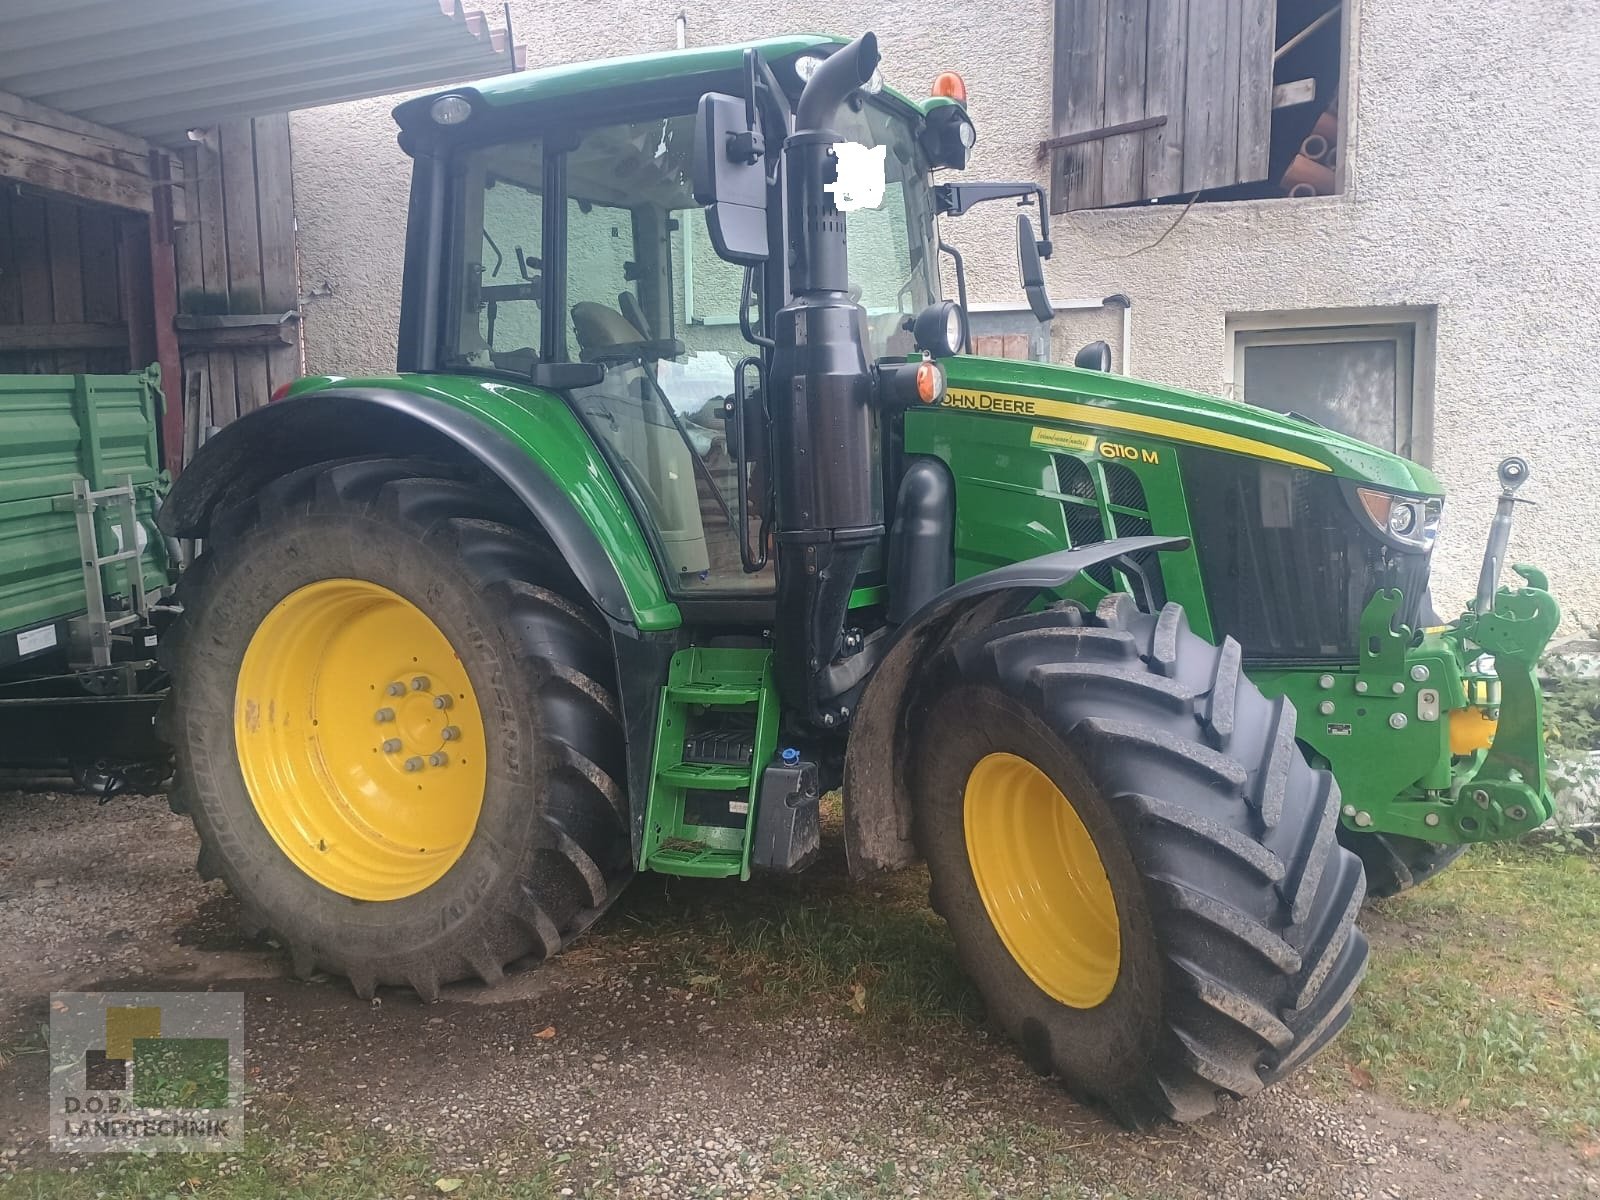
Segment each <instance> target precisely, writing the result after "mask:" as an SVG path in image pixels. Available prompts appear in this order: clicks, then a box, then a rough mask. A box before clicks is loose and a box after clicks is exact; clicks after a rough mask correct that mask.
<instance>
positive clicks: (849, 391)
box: [769, 33, 884, 727]
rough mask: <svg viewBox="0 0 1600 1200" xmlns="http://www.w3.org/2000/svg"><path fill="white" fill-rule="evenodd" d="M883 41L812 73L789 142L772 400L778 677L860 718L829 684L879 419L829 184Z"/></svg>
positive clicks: (826, 707) (871, 531)
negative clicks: (783, 295) (785, 299)
mask: <svg viewBox="0 0 1600 1200" xmlns="http://www.w3.org/2000/svg"><path fill="white" fill-rule="evenodd" d="M877 66H878V40H877V38H876V37H874V36H873V35H872V34H870V33H864V34H862V35H861V36H860V37H859V38H857V39H856V40H855V41H853V42H851V43H850V44H849V45H847V46H845V47H843V48H842V49H839V50H837V51H835V52H834V53H833V54H832V55H831V56H830V57H829V58H827V59H826V60H825V61H824V62H823V63H822V64H821V65H819V66H818V67H817V68H816V70H815V71H814V72H813V73H812V75H811V78H810V79H809V80H808V81H807V82H806V86H805V89H804V90H803V91H802V92H801V94H800V101H799V104H798V105H797V107H796V109H795V131H794V133H793V134H791V135H790V136H789V138H788V140H787V142H786V144H785V164H786V166H785V175H786V178H787V180H788V204H789V211H788V216H789V221H788V227H789V256H790V264H791V272H792V285H791V290H792V291H793V294H794V299H793V300H792V301H790V303H789V304H787V305H786V306H785V307H784V308H783V309H782V310H781V311H779V312H778V313H777V314H776V316H775V320H774V323H773V333H774V338H775V341H776V346H775V348H774V350H773V356H772V379H771V386H770V389H769V398H770V403H771V405H772V417H773V425H774V430H773V433H774V445H776V446H779V447H782V453H780V454H778V455H777V456H776V460H777V461H776V466H777V476H778V534H777V544H778V553H777V560H778V563H777V566H778V619H779V621H780V623H781V625H782V628H783V629H784V631H785V635H784V636H783V637H780V638H779V639H777V647H778V648H777V675H778V686H779V688H780V690H781V691H782V693H783V695H784V699H785V701H786V702H787V703H788V704H789V706H790V707H792V708H793V709H795V710H797V711H798V712H800V713H802V714H804V715H805V716H806V717H807V719H809V720H810V721H811V722H812V723H813V724H816V725H820V726H823V727H837V726H838V725H839V724H840V723H842V722H843V721H845V720H847V719H848V709H849V707H850V705H849V703H848V699H847V698H846V697H840V696H835V695H832V694H830V689H829V687H828V685H827V683H826V673H827V670H828V667H829V664H830V663H832V662H833V660H834V659H835V658H836V657H837V656H838V655H839V654H840V652H841V650H842V647H843V634H844V620H845V614H846V612H847V610H848V606H849V600H850V592H851V589H852V588H853V587H854V585H855V581H856V576H857V575H858V573H859V571H860V567H861V562H862V559H863V557H864V556H865V554H866V552H867V550H868V548H869V547H871V546H872V545H873V544H874V543H876V542H878V541H879V540H880V539H881V538H882V537H883V533H884V523H883V494H882V488H881V486H880V485H879V482H878V472H877V471H876V470H875V466H876V463H877V459H878V454H879V446H878V426H877V421H876V418H875V415H874V412H873V409H872V391H873V386H874V383H873V377H872V369H871V365H870V364H869V363H868V361H867V348H866V345H865V343H864V342H863V340H862V331H863V327H864V325H865V320H864V317H863V313H862V310H861V308H860V306H859V305H858V304H856V303H855V302H854V301H853V300H851V298H850V293H849V287H850V277H849V258H848V253H847V247H846V242H845V217H844V214H843V213H841V212H840V211H839V209H838V206H837V204H836V203H835V199H836V198H835V195H834V193H833V191H832V190H830V188H829V186H828V185H830V184H832V183H833V182H834V180H835V178H836V176H837V167H838V163H837V160H836V159H835V157H834V152H833V144H834V143H835V142H839V141H842V140H843V139H842V138H841V137H840V135H839V134H838V133H837V132H835V131H834V129H833V128H832V125H833V123H834V121H835V119H836V118H837V116H838V113H839V106H840V105H841V104H843V103H844V102H845V101H846V100H847V99H848V98H849V96H850V94H851V93H852V92H854V91H855V90H856V89H857V88H859V87H861V85H862V84H864V83H866V82H867V81H868V80H870V79H871V78H872V74H873V72H874V71H875V70H877Z"/></svg>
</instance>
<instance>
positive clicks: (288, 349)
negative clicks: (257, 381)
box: [254, 113, 300, 394]
mask: <svg viewBox="0 0 1600 1200" xmlns="http://www.w3.org/2000/svg"><path fill="white" fill-rule="evenodd" d="M254 124H255V135H256V210H257V212H258V213H260V217H261V303H262V307H263V309H264V310H265V311H267V312H287V311H289V310H292V309H297V308H299V306H300V279H299V270H298V267H297V258H296V248H295V229H294V163H293V159H292V156H291V149H290V141H289V115H288V114H287V113H280V114H278V115H276V116H270V117H257V118H256V119H255V122H254ZM282 329H283V331H284V332H286V333H287V334H288V335H289V336H288V338H287V339H285V340H282V341H278V342H275V343H269V344H268V345H267V347H266V363H267V387H268V393H269V394H270V393H271V390H272V389H275V388H277V387H278V386H279V385H281V384H284V383H287V382H289V381H290V380H291V379H293V378H295V377H296V376H297V375H299V374H300V351H299V349H298V342H297V338H298V334H299V325H298V324H290V325H287V326H283V327H282Z"/></svg>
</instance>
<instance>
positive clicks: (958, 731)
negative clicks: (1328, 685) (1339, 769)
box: [910, 596, 1367, 1128]
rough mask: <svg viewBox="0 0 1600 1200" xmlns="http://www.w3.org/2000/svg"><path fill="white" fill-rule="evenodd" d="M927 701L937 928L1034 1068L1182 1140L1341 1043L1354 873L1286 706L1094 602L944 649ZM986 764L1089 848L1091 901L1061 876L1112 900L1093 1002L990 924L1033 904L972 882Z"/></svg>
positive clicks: (929, 854) (919, 820)
mask: <svg viewBox="0 0 1600 1200" xmlns="http://www.w3.org/2000/svg"><path fill="white" fill-rule="evenodd" d="M922 694H923V695H924V696H927V697H930V698H931V699H930V700H929V701H928V702H927V703H926V704H925V705H924V706H923V707H922V708H921V710H920V711H919V712H918V713H917V714H915V715H914V716H913V719H912V722H911V725H910V729H911V730H912V736H913V738H914V742H913V745H912V748H911V749H912V757H913V760H914V761H915V762H916V763H917V768H916V773H915V778H914V787H915V797H916V809H915V818H914V823H913V829H914V833H915V837H916V840H917V843H918V847H919V849H920V851H921V853H922V854H923V856H924V858H925V859H926V860H927V863H928V867H929V871H930V874H931V877H932V891H933V904H934V908H935V910H936V911H938V912H939V913H941V914H942V915H943V916H944V917H945V919H946V920H947V921H948V922H949V924H950V927H951V932H952V933H953V935H954V938H955V943H956V952H957V955H958V957H959V958H960V960H961V963H962V965H963V967H964V968H965V970H966V972H967V974H968V975H969V977H970V978H972V980H973V981H974V982H975V984H976V985H977V987H978V988H979V990H980V991H981V992H982V994H983V996H984V998H985V1000H986V1002H987V1004H988V1007H989V1012H990V1015H991V1018H992V1019H993V1020H994V1021H995V1022H996V1023H997V1024H998V1025H999V1026H1000V1027H1001V1028H1003V1029H1004V1030H1005V1031H1006V1033H1008V1034H1009V1035H1010V1036H1011V1037H1012V1038H1013V1039H1014V1040H1015V1041H1016V1042H1017V1043H1018V1044H1019V1046H1020V1047H1021V1051H1022V1054H1023V1056H1024V1058H1025V1059H1026V1060H1027V1061H1028V1062H1029V1063H1030V1064H1031V1065H1032V1066H1034V1068H1035V1069H1037V1070H1039V1071H1040V1072H1042V1073H1046V1074H1054V1075H1056V1076H1058V1077H1059V1078H1060V1079H1061V1080H1062V1081H1063V1082H1064V1083H1065V1085H1066V1086H1067V1087H1068V1089H1069V1090H1071V1091H1072V1092H1073V1093H1074V1094H1076V1095H1078V1096H1079V1097H1080V1098H1083V1099H1086V1100H1089V1101H1092V1102H1095V1103H1097V1104H1100V1105H1102V1106H1104V1107H1105V1108H1106V1109H1108V1110H1109V1111H1110V1112H1111V1113H1112V1115H1114V1116H1115V1117H1116V1118H1117V1119H1118V1120H1120V1121H1121V1122H1122V1123H1124V1124H1125V1125H1128V1126H1130V1127H1136V1128H1137V1127H1144V1126H1148V1125H1150V1124H1153V1123H1158V1122H1162V1121H1165V1120H1178V1121H1189V1120H1194V1119H1195V1118H1198V1117H1201V1116H1204V1115H1205V1114H1207V1113H1210V1112H1212V1111H1213V1110H1214V1109H1215V1107H1216V1104H1217V1100H1218V1097H1219V1096H1224V1095H1232V1096H1246V1095H1249V1094H1251V1093H1253V1092H1256V1091H1259V1090H1260V1089H1261V1088H1262V1087H1263V1086H1265V1085H1266V1084H1268V1083H1271V1082H1273V1081H1275V1080H1277V1079H1279V1078H1282V1077H1283V1076H1284V1075H1286V1074H1288V1073H1290V1072H1291V1071H1293V1070H1294V1069H1296V1068H1297V1067H1299V1066H1300V1065H1302V1064H1303V1063H1304V1062H1305V1061H1307V1060H1308V1059H1309V1058H1310V1056H1311V1055H1312V1054H1314V1053H1315V1052H1316V1051H1317V1050H1319V1049H1320V1048H1321V1047H1322V1046H1324V1045H1325V1044H1326V1043H1327V1042H1328V1041H1330V1040H1331V1039H1332V1038H1333V1037H1334V1035H1335V1034H1337V1033H1338V1032H1339V1030H1340V1029H1341V1028H1342V1027H1343V1026H1344V1024H1345V1022H1346V1021H1347V1020H1348V1019H1349V1015H1350V1001H1351V997H1352V995H1353V993H1354V992H1355V989H1356V985H1357V983H1358V982H1359V981H1360V979H1361V976H1362V973H1363V971H1364V969H1365V964H1366V957H1367V945H1366V939H1365V938H1364V937H1363V936H1362V934H1361V932H1360V931H1359V930H1358V929H1356V927H1355V917H1356V914H1357V912H1358V911H1359V909H1360V906H1361V900H1362V895H1363V884H1362V873H1361V865H1360V863H1359V861H1358V860H1357V859H1356V857H1355V856H1354V855H1352V854H1350V853H1348V852H1347V851H1345V850H1343V849H1342V848H1340V846H1339V845H1338V843H1337V841H1336V840H1335V836H1334V827H1335V824H1336V821H1337V818H1338V813H1339V791H1338V787H1337V785H1336V784H1335V783H1334V780H1333V777H1332V776H1331V775H1330V774H1329V773H1327V772H1326V771H1318V770H1313V769H1312V768H1311V767H1310V766H1309V765H1307V763H1306V761H1305V759H1304V757H1303V756H1302V754H1301V753H1300V751H1299V749H1298V747H1297V746H1296V744H1295V741H1294V710H1293V707H1292V706H1291V705H1290V704H1289V703H1288V702H1287V701H1269V700H1267V699H1266V698H1265V697H1263V696H1262V695H1261V694H1260V692H1258V691H1257V690H1256V689H1255V687H1254V686H1253V685H1252V684H1251V683H1250V682H1249V680H1248V679H1247V678H1245V676H1244V674H1243V673H1242V671H1241V670H1240V665H1239V651H1238V646H1237V644H1236V643H1234V642H1233V641H1232V640H1231V639H1229V640H1228V641H1227V642H1225V643H1224V645H1223V646H1221V647H1217V646H1212V645H1210V644H1209V643H1207V642H1205V641H1204V640H1203V639H1201V638H1199V637H1196V636H1194V635H1193V634H1191V633H1190V632H1189V631H1188V629H1187V626H1186V624H1185V622H1184V619H1183V614H1182V611H1181V610H1180V609H1179V608H1178V606H1176V605H1170V604H1169V605H1167V606H1166V607H1165V608H1164V609H1163V610H1162V612H1161V614H1160V616H1159V617H1157V616H1153V615H1148V614H1142V613H1139V612H1137V611H1136V610H1135V609H1134V607H1133V605H1132V602H1131V601H1130V600H1129V598H1128V597H1126V596H1112V597H1108V598H1107V600H1106V601H1105V602H1104V603H1103V604H1102V605H1101V606H1100V609H1099V611H1098V612H1097V613H1095V614H1085V613H1082V612H1081V611H1079V610H1077V609H1075V608H1071V607H1067V606H1062V607H1058V608H1055V609H1052V610H1050V611H1048V612H1044V613H1037V614H1030V615H1027V616H1022V617H1017V618H1014V619H1011V620H1007V621H1003V622H1001V623H999V624H997V625H995V626H993V627H991V628H990V629H988V630H986V631H984V632H983V633H982V634H980V635H977V636H975V637H973V638H971V639H969V640H967V641H964V642H962V643H960V644H958V645H957V646H955V647H954V648H953V649H952V650H950V651H949V652H947V653H946V655H945V657H944V658H943V660H942V661H941V662H939V663H937V664H936V665H935V667H934V676H933V683H932V685H931V686H930V687H928V688H927V689H925V690H924V691H923V693H922ZM997 756H1014V757H1016V758H1021V759H1024V760H1026V761H1027V762H1028V763H1030V764H1032V766H1033V767H1034V768H1036V769H1037V770H1038V771H1039V772H1042V773H1043V775H1044V776H1046V777H1047V778H1048V780H1049V782H1050V783H1051V784H1053V785H1054V787H1055V789H1058V790H1059V792H1058V796H1059V798H1061V799H1065V800H1066V803H1067V804H1068V806H1069V807H1070V808H1071V809H1072V810H1074V813H1075V816H1076V819H1077V820H1078V821H1081V824H1082V827H1083V828H1084V829H1085V830H1087V833H1088V835H1089V836H1090V837H1091V838H1092V840H1093V843H1094V850H1095V851H1096V852H1097V853H1098V862H1099V864H1100V867H1101V869H1102V870H1103V880H1100V878H1099V876H1097V875H1096V874H1095V872H1094V870H1093V868H1092V867H1091V868H1088V869H1087V870H1085V869H1084V868H1083V866H1082V859H1083V855H1082V854H1081V853H1073V854H1069V855H1064V856H1063V857H1062V859H1061V862H1062V865H1063V874H1067V875H1071V874H1073V873H1075V872H1076V873H1079V874H1087V875H1090V876H1095V878H1094V879H1093V880H1091V881H1090V883H1089V884H1088V885H1086V886H1085V889H1084V894H1085V895H1086V896H1088V895H1090V894H1091V893H1093V892H1094V891H1095V890H1096V889H1097V888H1098V887H1100V886H1101V885H1102V883H1103V884H1104V885H1108V886H1109V889H1110V893H1111V895H1112V896H1113V897H1114V901H1115V912H1114V914H1113V917H1114V923H1115V928H1116V940H1117V942H1118V960H1117V961H1116V963H1115V966H1114V969H1113V973H1114V979H1113V978H1108V979H1107V981H1106V987H1095V988H1090V989H1089V990H1088V991H1087V992H1085V991H1084V990H1083V988H1082V987H1081V981H1079V980H1075V979H1073V978H1071V973H1072V967H1071V964H1070V963H1069V964H1068V966H1067V973H1066V975H1065V976H1063V975H1062V974H1061V973H1060V972H1059V971H1058V972H1057V973H1056V974H1051V973H1050V971H1049V970H1047V969H1046V967H1047V965H1048V963H1047V960H1048V959H1049V957H1050V955H1049V951H1048V943H1049V936H1045V937H1040V936H1039V935H1038V933H1037V932H1035V933H1032V934H1030V933H1028V932H1027V928H1024V929H1023V932H1022V933H1021V934H1018V933H1017V931H1016V929H1015V928H1012V927H1008V926H1007V924H1006V922H1007V921H1008V920H1012V916H1011V915H1008V914H1011V913H1012V910H1011V909H1009V908H1008V905H1009V904H1011V903H1012V902H1011V901H1008V900H1006V899H1005V897H1007V896H1011V895H1022V896H1024V897H1027V896H1029V895H1031V894H1044V893H1049V892H1050V891H1051V886H1052V885H1048V884H1047V881H1045V880H1044V879H1042V878H1035V879H1027V878H1021V877H1020V876H1019V877H1017V878H1014V879H1011V880H1009V881H1006V880H1004V879H1003V876H1004V863H1003V862H1002V863H1001V864H1000V868H999V870H1000V874H1001V876H1002V884H1004V883H1006V882H1009V883H1010V885H1011V886H1010V887H1009V888H1008V887H1006V886H994V885H992V884H991V883H989V882H987V881H988V880H991V879H992V878H994V876H995V873H996V867H995V864H994V862H993V861H991V860H989V859H987V858H986V857H985V856H987V855H988V854H989V852H988V851H987V850H982V849H981V846H982V843H979V842H975V841H974V829H975V828H979V829H981V828H982V827H983V825H984V824H985V823H986V822H987V821H988V820H989V818H985V817H983V816H982V815H981V812H982V811H983V810H982V809H981V808H980V807H978V806H982V805H985V804H992V803H994V802H995V801H996V799H1003V798H1004V797H1003V793H996V792H993V791H989V792H985V791H984V790H983V789H981V788H977V789H975V788H974V787H973V786H972V781H973V780H974V779H976V778H979V776H980V775H981V774H982V772H981V771H979V770H978V768H979V767H980V764H984V763H993V762H994V761H996V758H997ZM974 814H979V815H974ZM1050 836H1051V834H1050V831H1049V830H1045V831H1043V832H1042V833H1041V834H1039V835H1032V834H1030V833H1029V831H1027V830H1021V831H1019V832H1018V833H1017V836H1016V841H1015V845H1016V847H1017V849H1016V857H1017V858H1018V859H1019V860H1027V861H1033V862H1036V861H1037V859H1036V858H1034V856H1033V855H1032V853H1031V852H1030V851H1028V850H1027V849H1025V848H1026V847H1029V846H1031V845H1034V844H1037V843H1038V842H1040V841H1042V840H1048V838H1049V837H1050ZM1063 845H1064V846H1066V847H1067V848H1068V849H1071V847H1070V846H1069V845H1068V842H1067V841H1063ZM975 846H977V847H979V850H978V851H975V850H974V847H975ZM1088 857H1089V858H1091V859H1092V858H1093V855H1089V856H1088ZM980 876H982V877H983V878H984V879H985V881H986V882H985V883H984V884H982V885H980V883H979V882H978V879H979V877H980ZM1070 900H1071V897H1070V896H1069V897H1067V902H1062V903H1058V904H1057V905H1056V906H1055V907H1054V908H1051V909H1049V910H1046V909H1043V908H1040V907H1038V905H1037V903H1036V902H1035V901H1033V900H1030V899H1025V900H1024V901H1023V907H1024V912H1023V916H1024V917H1025V918H1026V920H1027V921H1028V922H1032V923H1033V924H1032V926H1031V927H1032V928H1036V929H1043V930H1044V931H1045V933H1046V935H1050V934H1052V933H1054V935H1055V936H1058V937H1067V938H1070V937H1077V936H1078V935H1077V934H1075V933H1073V929H1074V927H1076V926H1080V925H1082V924H1083V923H1084V922H1085V921H1086V919H1087V918H1086V916H1085V914H1086V913H1089V912H1090V910H1091V909H1093V908H1094V905H1093V904H1092V903H1089V902H1085V903H1083V904H1074V903H1071V902H1070ZM1028 905H1034V907H1031V908H1030V907H1027V906H1028ZM996 912H998V913H1000V914H1001V915H1000V916H999V917H998V918H997V917H996V916H995V913H996ZM1091 915H1092V914H1091ZM1014 924H1015V922H1014V921H1013V925H1014ZM1030 937H1032V938H1033V939H1034V942H1033V944H1034V946H1035V947H1036V948H1037V947H1041V946H1042V947H1045V949H1043V950H1040V951H1039V952H1038V953H1036V954H1035V956H1034V958H1033V959H1032V960H1030V966H1024V965H1022V963H1023V961H1024V960H1025V959H1027V958H1028V955H1027V954H1022V955H1018V954H1016V953H1014V952H1013V950H1012V948H1011V947H1012V945H1016V944H1024V943H1026V941H1027V939H1028V938H1030ZM1091 949H1093V946H1091ZM1085 961H1091V962H1092V955H1091V956H1090V959H1087V960H1085ZM1041 964H1044V965H1041ZM1102 996H1103V998H1100V997H1102ZM1059 997H1065V998H1066V1002H1063V999H1061V998H1059Z"/></svg>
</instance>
